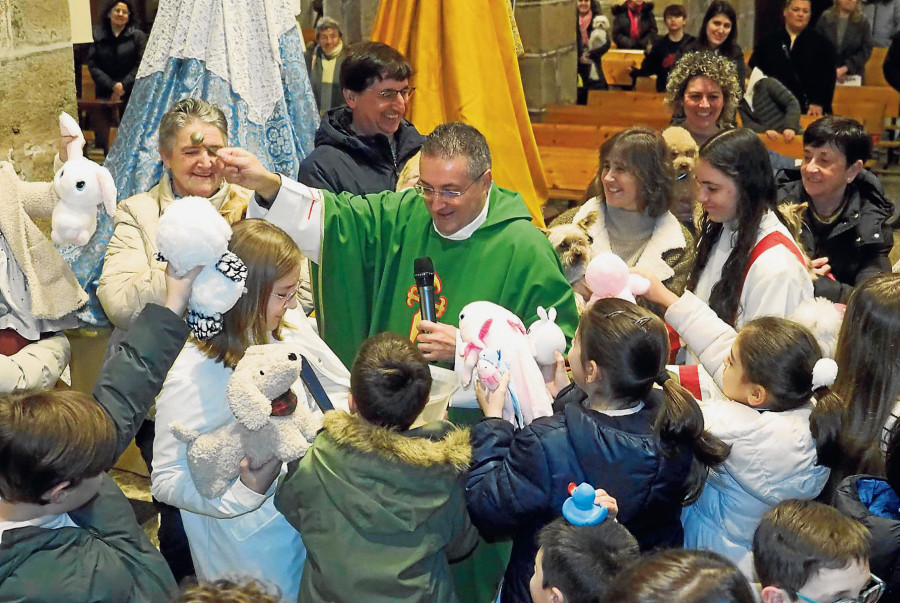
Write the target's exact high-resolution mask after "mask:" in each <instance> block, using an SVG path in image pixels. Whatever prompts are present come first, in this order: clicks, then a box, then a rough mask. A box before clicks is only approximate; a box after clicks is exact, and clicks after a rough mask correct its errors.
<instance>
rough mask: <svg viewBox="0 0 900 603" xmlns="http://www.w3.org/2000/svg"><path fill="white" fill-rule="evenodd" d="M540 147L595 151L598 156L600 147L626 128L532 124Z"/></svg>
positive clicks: (535, 138)
mask: <svg viewBox="0 0 900 603" xmlns="http://www.w3.org/2000/svg"><path fill="white" fill-rule="evenodd" d="M531 129H532V130H533V131H534V140H535V142H537V145H538V147H578V148H584V149H593V150H594V155H595V156H596V153H597V151H599V149H600V145H602V144H603V143H604V142H606V141H607V140H609V139H610V138H611V137H612V135H613V134H615V133H616V132H621V131H622V130H623V129H624V128H622V127H619V126H585V125H580V124H559V123H542V124H532V125H531Z"/></svg>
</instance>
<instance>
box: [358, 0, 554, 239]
mask: <svg viewBox="0 0 900 603" xmlns="http://www.w3.org/2000/svg"><path fill="white" fill-rule="evenodd" d="M371 39H372V40H376V41H380V42H384V43H385V44H388V45H390V46H392V47H393V48H396V49H397V50H399V51H400V52H402V53H403V54H404V55H405V56H406V57H407V58H408V59H409V62H410V63H411V64H412V66H413V69H415V72H416V73H415V75H414V76H413V82H412V85H414V86H415V87H416V94H415V96H413V97H412V99H411V102H410V108H409V110H408V111H407V114H406V117H407V119H409V120H410V121H411V122H412V123H413V124H415V126H416V128H417V129H418V130H419V131H420V132H422V133H423V134H424V133H428V132H430V131H431V130H433V129H434V127H435V126H437V125H438V124H442V123H445V122H448V121H456V120H459V121H463V122H466V123H468V124H471V125H473V126H475V127H476V128H478V130H480V131H481V132H482V133H483V134H484V136H485V138H487V141H488V145H490V148H491V157H492V160H493V175H494V181H495V182H497V184H498V185H500V186H502V187H504V188H508V189H510V190H514V191H517V192H519V193H521V194H522V197H523V198H524V199H525V204H526V205H527V206H528V210H529V211H530V212H531V215H532V217H533V221H534V223H535V224H537V225H538V226H543V225H544V220H543V215H542V213H541V207H542V206H543V204H544V202H545V201H546V200H547V182H546V181H545V179H544V170H543V167H542V166H541V158H540V155H539V154H538V149H537V143H536V142H535V140H534V134H533V132H532V130H531V120H530V118H529V116H528V108H527V106H526V105H525V92H524V90H523V89H522V77H521V75H520V73H519V62H518V59H517V56H516V47H515V41H514V38H513V30H512V27H511V25H510V18H509V13H508V11H507V6H506V3H505V2H497V1H496V0H466V1H465V2H461V1H460V0H381V4H380V6H379V9H378V15H377V16H376V18H375V24H374V25H373V27H372V35H371Z"/></svg>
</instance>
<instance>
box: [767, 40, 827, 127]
mask: <svg viewBox="0 0 900 603" xmlns="http://www.w3.org/2000/svg"><path fill="white" fill-rule="evenodd" d="M836 61H837V52H836V51H835V49H834V46H833V45H832V44H831V42H829V41H828V40H827V39H826V38H825V36H823V35H822V34H820V33H819V32H817V31H815V30H814V29H812V28H811V27H807V28H806V29H804V30H803V31H802V32H800V34H799V35H798V36H797V38H796V39H795V40H794V44H793V46H792V45H791V39H790V36H788V33H787V30H786V29H784V28H781V29H780V30H779V31H776V32H773V33H772V34H770V35H768V36H766V37H765V38H763V39H762V40H761V41H760V43H759V44H757V45H756V47H755V48H754V49H753V55H751V57H750V63H749V66H750V68H751V69H752V68H753V67H759V68H760V70H762V72H763V73H765V74H766V75H767V76H769V77H774V78H775V79H776V80H778V81H780V82H781V83H782V84H784V85H785V86H786V87H787V89H788V90H790V91H791V94H793V95H794V96H795V97H796V98H797V101H798V102H799V103H800V109H801V110H802V111H803V112H804V113H805V112H806V111H807V110H809V106H810V105H819V106H821V107H822V108H823V110H824V111H825V113H827V114H831V101H832V99H833V98H834V84H835V77H836V75H835V72H834V65H835V62H836Z"/></svg>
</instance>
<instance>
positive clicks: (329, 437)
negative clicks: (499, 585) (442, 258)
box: [275, 333, 478, 603]
mask: <svg viewBox="0 0 900 603" xmlns="http://www.w3.org/2000/svg"><path fill="white" fill-rule="evenodd" d="M431 381H432V379H431V373H430V371H429V368H428V364H427V362H426V361H425V358H424V357H423V356H422V353H421V352H420V351H419V350H418V348H416V346H415V345H414V344H413V343H411V342H410V341H409V339H406V338H404V337H401V336H400V335H397V334H394V333H380V334H378V335H374V336H373V337H371V338H369V339H367V340H366V341H365V342H363V344H362V346H361V347H360V349H359V353H358V354H357V356H356V360H355V361H354V362H353V367H352V369H351V371H350V401H349V404H350V411H351V413H353V414H347V413H345V412H342V411H337V410H335V411H330V412H328V413H326V414H325V417H324V429H323V431H322V432H321V433H320V434H319V436H318V437H317V438H316V440H315V442H313V445H312V446H311V447H310V449H309V451H307V453H306V456H304V457H303V458H302V459H301V460H300V461H299V463H298V464H294V465H292V467H291V470H292V471H291V473H289V475H288V476H287V477H286V478H285V479H284V481H283V482H282V483H281V484H280V485H279V487H278V490H277V492H276V494H275V506H276V508H277V509H278V510H280V511H281V512H282V513H283V514H284V516H285V517H286V518H287V519H288V521H289V522H290V523H291V525H293V526H294V527H295V528H297V530H298V531H300V533H301V534H302V535H303V542H304V544H305V545H306V549H307V561H306V567H305V569H304V571H303V579H302V581H301V583H300V597H299V601H309V602H313V601H354V600H359V599H360V597H361V598H362V599H364V600H365V601H367V602H372V603H375V602H382V601H383V602H385V603H387V602H389V601H400V600H403V601H439V602H441V601H445V602H452V601H457V597H456V593H455V590H454V586H453V579H452V577H451V574H450V566H449V562H450V561H454V560H456V559H460V558H462V557H464V556H466V555H468V554H469V553H470V552H471V551H472V549H473V548H474V547H475V544H476V542H477V540H478V533H477V532H476V530H475V528H474V527H473V526H472V524H471V522H470V521H469V516H468V513H467V512H466V508H465V500H464V497H463V492H462V476H463V475H464V474H465V472H466V470H467V469H468V465H469V461H470V460H471V456H472V454H471V445H470V444H469V433H468V432H467V431H465V430H459V429H456V428H454V427H453V426H452V425H450V424H449V423H446V422H443V421H441V422H436V423H429V424H427V425H424V426H421V427H415V428H413V427H411V426H412V425H413V423H414V421H415V420H416V418H417V417H418V416H419V414H420V413H421V412H422V409H423V408H425V404H426V403H427V402H428V394H429V391H430V389H431ZM338 543H339V545H338ZM348 555H349V556H351V557H352V560H353V561H352V563H348V562H347V559H348Z"/></svg>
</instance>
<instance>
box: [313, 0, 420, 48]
mask: <svg viewBox="0 0 900 603" xmlns="http://www.w3.org/2000/svg"><path fill="white" fill-rule="evenodd" d="M379 1H380V0H325V4H324V9H325V15H326V16H328V17H331V18H332V19H337V21H338V23H340V24H341V28H342V29H343V31H344V42H345V43H350V44H352V43H353V42H359V41H362V40H368V39H369V34H370V33H371V32H372V24H373V23H374V22H375V15H376V14H377V13H378V4H379ZM423 1H425V2H427V1H428V0H423Z"/></svg>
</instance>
